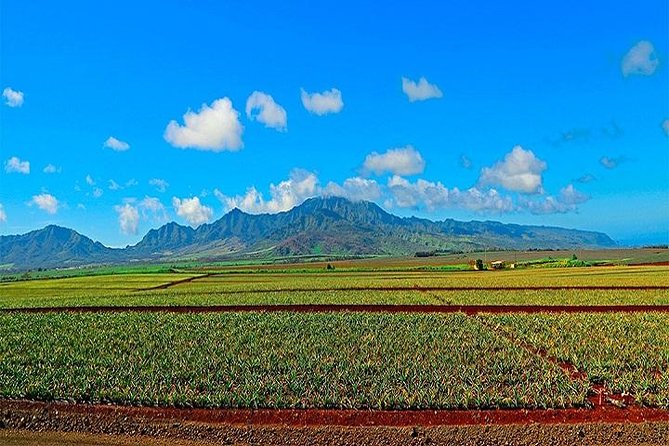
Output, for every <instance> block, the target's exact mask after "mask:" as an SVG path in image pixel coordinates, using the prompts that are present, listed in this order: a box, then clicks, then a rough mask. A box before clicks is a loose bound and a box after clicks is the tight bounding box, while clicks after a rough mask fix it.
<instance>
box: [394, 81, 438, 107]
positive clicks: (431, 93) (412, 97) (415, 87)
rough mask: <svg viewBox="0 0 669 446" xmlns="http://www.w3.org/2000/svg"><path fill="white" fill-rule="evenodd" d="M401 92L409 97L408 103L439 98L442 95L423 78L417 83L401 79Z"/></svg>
mask: <svg viewBox="0 0 669 446" xmlns="http://www.w3.org/2000/svg"><path fill="white" fill-rule="evenodd" d="M402 91H403V92H404V93H405V94H406V95H407V96H408V97H409V101H410V102H415V101H425V100H427V99H433V98H440V97H442V96H443V95H444V94H443V93H442V92H441V90H440V89H439V87H437V86H436V85H434V84H431V83H429V82H428V81H427V79H425V78H424V77H421V78H420V79H419V80H418V82H414V81H412V80H411V79H408V78H406V77H403V78H402Z"/></svg>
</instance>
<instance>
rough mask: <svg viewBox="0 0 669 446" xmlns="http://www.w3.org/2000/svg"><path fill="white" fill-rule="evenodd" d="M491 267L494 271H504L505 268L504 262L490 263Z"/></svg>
mask: <svg viewBox="0 0 669 446" xmlns="http://www.w3.org/2000/svg"><path fill="white" fill-rule="evenodd" d="M490 267H491V268H492V269H503V268H504V260H495V261H494V262H490Z"/></svg>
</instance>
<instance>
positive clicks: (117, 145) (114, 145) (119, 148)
mask: <svg viewBox="0 0 669 446" xmlns="http://www.w3.org/2000/svg"><path fill="white" fill-rule="evenodd" d="M104 146H105V147H106V148H108V149H112V150H114V151H116V152H125V151H126V150H128V149H129V148H130V144H128V143H127V142H125V141H121V140H120V139H116V138H114V137H113V136H110V137H109V138H107V140H106V141H105V143H104Z"/></svg>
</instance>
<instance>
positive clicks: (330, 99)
mask: <svg viewBox="0 0 669 446" xmlns="http://www.w3.org/2000/svg"><path fill="white" fill-rule="evenodd" d="M301 97H302V105H304V108H306V109H307V110H308V111H309V112H310V113H313V114H315V115H318V116H322V115H325V114H328V113H339V112H340V111H341V109H342V108H344V101H343V100H342V97H341V91H339V90H337V89H336V88H333V89H331V90H326V91H324V92H322V93H307V92H306V91H304V88H303V89H302V90H301Z"/></svg>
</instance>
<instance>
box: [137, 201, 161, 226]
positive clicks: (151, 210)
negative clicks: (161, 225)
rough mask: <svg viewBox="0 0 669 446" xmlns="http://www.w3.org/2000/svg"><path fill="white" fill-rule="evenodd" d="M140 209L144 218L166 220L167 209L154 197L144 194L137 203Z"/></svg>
mask: <svg viewBox="0 0 669 446" xmlns="http://www.w3.org/2000/svg"><path fill="white" fill-rule="evenodd" d="M138 207H139V209H140V210H141V211H142V217H143V218H145V219H152V220H153V221H156V222H165V221H167V220H168V216H167V209H165V206H164V205H163V203H161V202H160V200H159V199H158V198H156V197H149V196H145V197H144V199H143V200H142V201H140V202H139V204H138Z"/></svg>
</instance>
